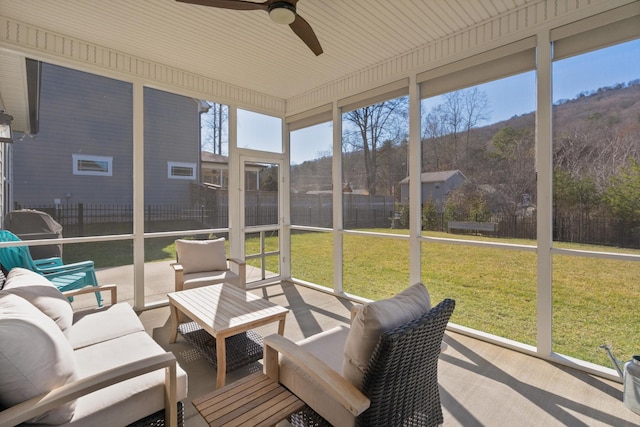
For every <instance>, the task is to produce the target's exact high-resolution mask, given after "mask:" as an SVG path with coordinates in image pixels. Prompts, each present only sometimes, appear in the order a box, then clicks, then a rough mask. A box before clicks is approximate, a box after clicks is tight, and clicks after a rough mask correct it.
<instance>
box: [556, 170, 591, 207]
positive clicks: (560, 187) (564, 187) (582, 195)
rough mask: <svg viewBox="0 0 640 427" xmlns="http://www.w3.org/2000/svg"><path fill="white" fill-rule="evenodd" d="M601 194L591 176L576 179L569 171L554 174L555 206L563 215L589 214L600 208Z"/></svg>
mask: <svg viewBox="0 0 640 427" xmlns="http://www.w3.org/2000/svg"><path fill="white" fill-rule="evenodd" d="M600 201H601V194H600V192H598V190H597V188H596V183H595V180H594V179H593V178H592V177H591V176H584V177H581V178H574V177H573V176H571V175H570V174H569V173H568V172H567V171H565V170H563V169H557V170H555V171H554V172H553V206H554V208H555V209H556V210H558V211H560V212H562V213H571V212H572V211H575V210H580V211H581V212H583V213H588V212H591V211H593V210H594V209H597V208H598V207H599V206H600Z"/></svg>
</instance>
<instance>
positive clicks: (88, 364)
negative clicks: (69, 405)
mask: <svg viewBox="0 0 640 427" xmlns="http://www.w3.org/2000/svg"><path fill="white" fill-rule="evenodd" d="M75 353H76V359H77V360H78V373H79V375H80V377H81V378H84V377H87V376H90V375H93V374H96V373H99V372H102V371H105V370H107V369H111V368H114V367H117V366H121V365H125V364H127V363H131V362H135V361H137V360H140V359H142V358H145V357H149V356H154V355H158V354H164V353H165V350H164V349H163V348H162V347H160V345H158V344H157V343H156V342H155V341H153V339H152V338H151V337H150V336H149V335H148V334H147V333H146V332H136V333H133V334H129V335H125V336H122V337H119V338H115V339H113V340H109V341H104V342H101V343H98V344H95V345H91V346H88V347H83V348H81V349H78V350H76V351H75ZM177 377H178V382H177V400H178V401H180V400H184V399H185V398H186V397H187V375H186V373H185V372H184V370H183V369H182V368H181V367H180V366H178V367H177ZM164 384H165V372H164V369H161V370H158V371H154V372H150V373H148V374H144V375H141V376H138V377H135V378H131V379H128V380H126V381H123V382H121V383H118V384H114V385H112V386H110V387H107V388H104V389H101V390H98V391H95V392H93V393H91V394H88V395H86V396H82V397H80V398H78V400H77V406H76V411H75V414H74V416H73V418H72V419H71V421H70V422H69V423H67V424H64V425H65V426H67V425H68V426H88V427H98V426H104V427H111V426H124V425H128V424H130V423H132V422H134V421H137V420H139V419H141V418H143V417H145V416H147V415H150V414H153V413H154V412H157V411H159V410H161V409H163V408H164V407H165V401H164V399H165V395H164Z"/></svg>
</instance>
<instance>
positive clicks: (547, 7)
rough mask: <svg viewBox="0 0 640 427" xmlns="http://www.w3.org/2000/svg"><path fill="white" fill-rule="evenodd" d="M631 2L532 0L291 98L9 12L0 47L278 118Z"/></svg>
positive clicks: (2, 22) (1, 21) (2, 19)
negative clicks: (83, 37) (40, 24)
mask: <svg viewBox="0 0 640 427" xmlns="http://www.w3.org/2000/svg"><path fill="white" fill-rule="evenodd" d="M629 3H633V2H632V1H631V0H590V1H576V0H540V1H538V2H533V3H526V4H524V5H522V6H521V7H519V8H516V9H513V10H511V11H509V12H506V13H504V14H502V15H498V16H495V17H493V18H490V19H488V20H486V21H484V22H481V23H479V24H477V25H474V26H471V27H469V28H466V29H464V30H462V31H458V32H456V33H453V34H451V35H450V36H447V37H444V38H441V39H438V40H436V41H434V42H431V43H429V44H426V45H423V46H421V47H419V48H417V49H414V50H411V51H409V52H402V53H399V54H398V55H397V56H395V57H393V58H390V59H388V60H385V61H382V62H380V63H378V64H376V65H374V66H371V67H367V68H364V69H362V70H361V71H359V72H356V73H352V74H350V75H346V76H344V77H343V78H339V79H336V80H334V81H332V82H330V83H328V84H324V85H322V86H319V87H317V88H315V89H312V90H310V91H307V92H305V93H301V94H299V95H295V96H292V97H290V98H288V99H282V98H277V97H274V96H270V95H266V94H264V93H260V92H257V91H254V90H249V89H245V88H242V87H239V86H235V85H231V84H228V83H224V82H222V81H218V80H214V79H211V78H208V77H205V76H202V75H199V74H195V73H193V72H190V71H187V70H184V69H179V68H176V67H172V66H168V65H165V64H162V63H158V62H154V61H151V60H148V59H145V58H142V57H138V56H134V55H131V54H127V53H125V52H122V51H118V50H115V49H113V48H109V47H106V46H101V45H97V44H94V43H89V42H87V41H84V40H80V39H78V38H74V37H70V36H67V35H64V34H59V33H56V32H53V31H50V30H48V29H46V28H40V27H37V26H34V25H30V24H27V23H24V22H19V21H17V20H13V19H11V18H8V17H5V16H0V28H3V29H4V31H2V32H0V49H3V48H4V49H8V50H10V51H12V52H18V53H21V54H24V55H25V56H28V55H32V56H33V57H34V58H35V59H42V60H49V61H51V62H53V63H57V64H59V65H66V66H69V65H73V66H76V67H77V68H78V69H81V70H86V71H96V70H100V71H101V72H102V73H103V74H104V75H107V76H114V77H116V78H121V79H124V80H127V81H141V82H143V83H145V84H148V85H154V86H155V87H158V88H160V89H172V88H175V91H176V92H177V93H181V94H185V95H188V96H194V97H202V98H207V99H209V100H213V101H217V102H221V103H227V104H230V105H235V106H239V107H241V108H248V109H251V110H255V111H259V112H263V113H267V114H273V115H276V116H289V115H293V114H298V113H301V112H304V111H307V110H309V109H313V108H316V107H319V106H322V105H326V104H327V103H331V102H333V101H335V100H338V99H344V98H346V97H350V96H354V95H356V94H359V93H363V92H367V91H369V90H371V89H374V88H376V87H379V86H383V85H386V84H389V83H393V82H395V81H398V80H400V79H403V78H407V77H409V76H411V75H415V74H417V73H422V72H425V71H429V70H431V69H434V68H437V67H440V66H442V65H444V64H447V63H451V62H454V61H458V60H460V59H464V58H466V57H468V56H471V55H476V54H478V53H481V52H483V51H485V50H488V49H492V48H495V47H498V46H501V45H503V44H507V43H512V42H514V41H518V40H520V39H523V38H526V37H530V36H532V35H535V34H536V32H537V31H539V30H540V29H541V28H548V29H549V30H550V29H553V28H555V27H558V26H561V25H566V24H568V23H571V22H573V21H577V20H579V19H584V18H588V17H589V16H592V15H595V14H597V13H600V12H602V11H605V10H609V9H612V8H615V7H618V6H621V5H625V4H629Z"/></svg>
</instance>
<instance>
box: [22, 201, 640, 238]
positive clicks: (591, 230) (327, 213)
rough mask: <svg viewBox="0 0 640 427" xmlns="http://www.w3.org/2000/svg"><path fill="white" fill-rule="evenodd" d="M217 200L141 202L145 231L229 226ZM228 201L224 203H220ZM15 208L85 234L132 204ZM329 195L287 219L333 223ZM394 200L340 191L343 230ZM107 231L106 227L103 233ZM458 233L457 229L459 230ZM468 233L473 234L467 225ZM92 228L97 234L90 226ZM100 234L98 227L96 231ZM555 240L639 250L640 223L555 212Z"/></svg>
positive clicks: (381, 217)
mask: <svg viewBox="0 0 640 427" xmlns="http://www.w3.org/2000/svg"><path fill="white" fill-rule="evenodd" d="M245 197H246V199H245V206H246V209H245V223H246V224H247V225H249V226H253V225H268V224H278V223H279V221H278V215H279V213H278V200H277V196H276V195H275V194H274V193H270V192H259V191H255V192H246V195H245ZM218 200H219V201H221V202H223V203H222V204H220V205H217V204H214V203H212V202H211V201H210V200H209V201H207V203H202V204H200V205H199V206H197V207H184V206H172V205H155V206H147V207H145V212H144V218H145V231H149V232H151V231H172V230H177V229H178V230H179V229H185V230H186V229H193V228H226V227H228V226H229V214H228V212H229V210H228V197H227V196H224V195H223V196H222V197H220V198H219V199H218ZM224 202H227V203H224ZM16 208H17V209H20V208H28V209H37V210H41V211H45V212H47V213H49V214H50V215H51V216H52V217H53V218H54V219H55V220H56V221H57V222H59V223H60V224H61V225H62V226H63V234H64V236H66V237H71V236H83V235H85V230H84V228H85V226H86V225H88V224H92V225H96V224H103V225H105V228H108V232H109V233H113V232H122V233H126V232H131V231H132V230H133V207H132V206H130V205H85V204H82V203H80V204H75V205H72V204H64V205H32V206H16ZM332 214H333V200H332V198H331V195H330V194H312V195H310V194H303V195H302V194H292V195H291V222H292V224H295V225H307V226H316V227H326V228H331V227H332V222H333V221H332ZM393 216H394V203H393V200H392V199H391V198H390V197H385V196H363V195H351V194H349V195H344V197H343V223H344V227H345V228H346V229H357V228H386V227H391V226H392V223H393V226H394V227H398V226H401V225H400V224H399V223H398V222H397V221H392V217H393ZM456 221H477V218H472V217H470V218H456ZM485 222H492V223H494V224H496V231H495V232H492V233H488V234H489V235H491V236H495V237H504V238H522V239H535V238H536V233H537V221H536V217H535V216H527V217H524V216H516V215H514V216H507V215H500V216H498V215H496V216H492V217H491V218H489V219H488V220H486V221H485ZM425 228H427V229H429V230H433V231H444V232H446V231H448V229H447V219H446V218H445V217H444V216H443V215H441V216H439V218H438V219H437V221H432V222H431V225H430V226H428V227H425ZM106 232H107V231H105V233H106ZM457 232H459V231H457ZM468 232H469V233H477V232H475V231H473V230H469V231H468ZM92 233H96V232H95V231H93V230H92ZM97 234H102V232H97ZM553 239H554V240H555V241H561V242H571V243H583V244H593V245H604V246H619V247H625V248H636V249H640V227H635V228H633V227H629V226H627V225H625V224H623V223H622V222H620V221H618V220H616V219H615V218H603V217H591V216H587V215H580V214H579V213H576V214H575V215H554V221H553Z"/></svg>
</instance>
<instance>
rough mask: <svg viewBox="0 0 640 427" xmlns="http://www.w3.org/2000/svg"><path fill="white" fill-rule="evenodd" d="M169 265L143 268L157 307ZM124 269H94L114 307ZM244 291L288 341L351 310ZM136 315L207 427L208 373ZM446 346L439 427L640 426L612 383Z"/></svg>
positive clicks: (190, 421) (273, 291)
mask: <svg viewBox="0 0 640 427" xmlns="http://www.w3.org/2000/svg"><path fill="white" fill-rule="evenodd" d="M168 264H169V263H164V262H162V263H149V264H147V265H146V266H145V276H146V280H145V282H146V283H147V290H148V292H150V295H152V297H151V298H150V300H153V299H154V298H156V300H161V299H163V296H164V295H165V294H166V293H167V292H169V291H171V290H172V288H173V275H172V270H171V268H170V267H169V265H168ZM127 268H129V269H130V270H126V269H127ZM131 269H132V267H130V266H129V267H122V268H119V269H106V270H100V271H98V279H99V281H100V283H117V284H118V285H119V291H118V295H119V297H118V299H119V301H128V302H130V303H132V298H133V288H132V286H131V285H130V284H128V283H126V280H127V279H126V277H131V272H132V270H131ZM127 273H128V274H127ZM151 292H153V293H151ZM251 292H254V293H256V294H258V295H261V296H263V297H264V298H267V299H269V300H270V301H273V302H274V303H276V304H279V305H282V306H284V307H287V308H289V309H290V312H289V314H288V316H287V320H286V322H287V323H286V328H285V336H287V337H288V338H290V339H292V340H294V341H296V340H299V339H302V338H304V337H308V336H310V335H313V334H316V333H318V332H321V331H323V330H326V329H329V328H331V327H333V326H336V325H339V324H348V322H349V313H350V308H351V307H352V306H353V304H354V303H352V302H351V301H348V300H346V299H343V298H339V297H336V296H334V295H331V294H327V293H323V292H319V291H316V290H313V289H309V288H307V287H304V286H299V285H294V284H291V283H288V282H283V283H278V284H275V285H270V286H267V287H263V288H260V289H256V290H252V291H251ZM164 299H166V297H164ZM92 304H95V299H93V300H92V298H88V299H79V300H77V301H76V302H74V307H76V308H78V307H81V306H84V305H89V306H90V305H92ZM139 316H140V319H141V320H142V322H143V324H144V325H145V328H146V330H147V332H148V333H149V334H150V335H151V336H152V337H153V338H154V339H155V340H156V341H157V342H158V343H160V345H162V346H163V347H164V348H165V349H167V350H168V351H172V352H173V353H174V354H175V356H176V358H177V360H178V362H179V363H180V365H181V366H182V368H183V369H185V371H187V373H188V375H189V396H188V398H187V399H186V401H185V402H184V403H185V414H186V423H185V424H186V426H187V427H201V426H206V423H205V422H204V419H203V418H202V417H201V416H200V415H199V414H198V413H197V411H196V410H195V408H194V407H193V405H192V404H191V401H192V400H193V399H195V398H196V397H199V396H201V395H202V394H205V393H207V392H209V391H211V390H213V389H214V384H215V370H214V369H213V366H212V365H210V364H209V363H208V362H207V361H206V359H204V358H203V357H201V356H200V354H199V353H198V352H197V351H196V350H195V349H194V348H193V347H191V346H190V345H189V344H187V343H186V341H185V340H184V339H183V338H182V337H179V338H178V341H177V342H176V343H174V344H169V343H168V337H169V333H170V330H169V329H170V326H169V324H170V322H169V308H168V307H159V308H155V309H151V310H146V311H143V312H141V313H140V314H139ZM276 329H277V326H276V324H273V325H268V326H265V327H262V328H259V329H257V332H259V333H260V334H262V335H269V334H272V333H275V332H276ZM445 341H446V343H447V344H448V349H447V350H446V352H445V353H443V354H442V356H441V359H440V363H439V382H440V393H441V399H442V407H443V411H444V417H445V422H444V426H488V427H489V426H498V427H499V426H505V427H506V426H509V427H511V426H532V427H534V426H535V427H538V426H585V427H586V426H589V427H591V426H620V427H623V426H640V415H637V414H635V413H633V412H631V411H630V410H629V409H627V408H626V407H625V406H624V405H623V403H622V384H620V383H618V382H614V381H609V380H606V379H602V378H599V377H596V376H593V375H590V374H586V373H584V372H581V371H578V370H575V369H572V368H567V367H563V366H559V365H555V364H553V363H550V362H547V361H544V360H541V359H538V358H535V357H531V356H528V355H525V354H522V353H518V352H515V351H513V350H509V349H506V348H502V347H499V346H496V345H493V344H490V343H486V342H484V341H480V340H477V339H474V338H471V337H468V336H464V335H461V334H457V333H453V332H450V331H448V332H447V333H446V336H445ZM260 370H262V364H261V362H256V363H253V364H251V365H248V366H246V367H244V368H240V369H238V370H236V371H233V372H231V373H229V374H228V375H227V383H230V382H232V381H234V380H236V379H238V378H241V377H243V376H245V375H247V374H249V373H252V372H256V371H260Z"/></svg>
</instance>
